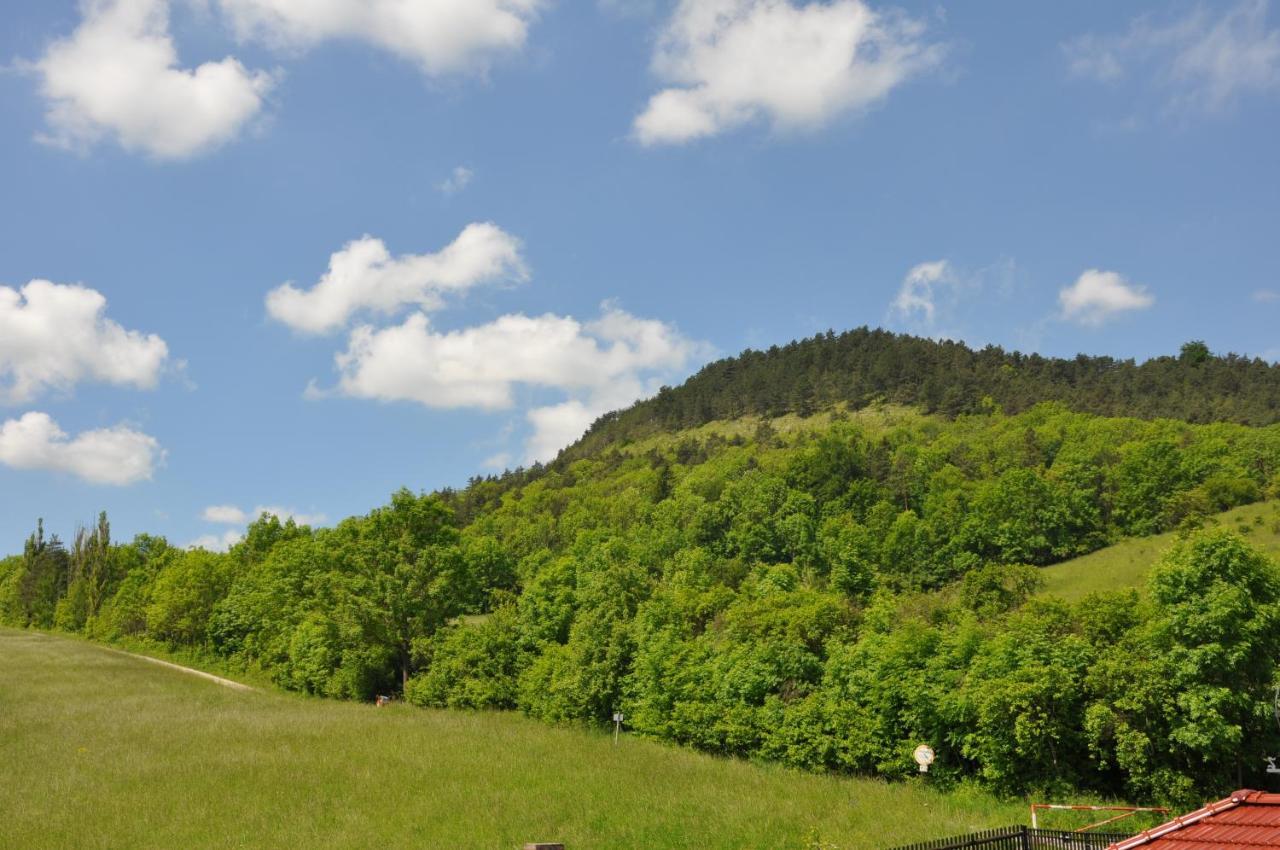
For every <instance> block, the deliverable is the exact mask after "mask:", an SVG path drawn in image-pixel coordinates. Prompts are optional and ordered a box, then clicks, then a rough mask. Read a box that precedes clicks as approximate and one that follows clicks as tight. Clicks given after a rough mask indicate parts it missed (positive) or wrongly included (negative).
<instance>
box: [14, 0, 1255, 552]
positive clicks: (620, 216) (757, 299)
mask: <svg viewBox="0 0 1280 850" xmlns="http://www.w3.org/2000/svg"><path fill="white" fill-rule="evenodd" d="M4 11H5V25H4V26H3V27H2V28H0V117H2V118H3V120H0V178H2V179H0V551H7V552H12V551H20V549H21V544H22V540H23V538H25V536H26V535H27V534H29V533H30V531H31V529H32V528H33V527H34V525H35V521H36V518H37V517H43V518H44V519H45V523H46V526H47V527H48V528H49V529H50V530H52V531H56V532H59V533H60V534H61V535H62V536H63V537H69V536H70V535H71V534H72V532H73V531H74V528H75V526H76V525H77V524H89V523H90V522H91V521H92V520H93V518H94V517H95V516H96V513H97V512H98V511H99V510H106V511H107V512H108V514H109V516H110V518H111V521H112V524H113V530H114V533H115V535H116V537H117V539H119V538H126V537H130V536H132V535H133V534H136V533H139V532H144V531H145V532H148V533H152V534H160V535H164V536H165V537H167V538H168V539H169V540H170V541H171V542H174V543H178V544H181V545H192V544H195V545H205V546H209V547H212V548H218V547H225V546H226V545H229V544H230V543H232V542H234V540H235V539H237V536H238V535H239V534H240V533H241V532H242V531H243V526H244V524H245V522H246V521H247V520H248V519H250V518H252V517H253V516H255V515H256V514H257V513H259V512H260V511H262V510H269V511H272V512H275V513H278V514H280V515H282V516H288V515H291V516H294V517H295V518H297V519H298V520H299V521H302V522H310V523H314V524H320V525H324V524H332V523H334V522H336V521H338V520H339V519H341V518H343V517H345V516H349V515H353V514H362V513H366V512H367V511H369V510H370V509H371V508H373V507H374V506H376V505H378V504H382V503H383V502H385V501H386V499H387V497H388V496H389V494H390V493H391V492H392V491H393V490H395V489H396V488H399V487H401V486H407V487H409V488H411V489H413V490H415V491H418V490H424V491H429V490H433V489H436V488H440V487H445V486H455V487H457V486H462V485H465V483H466V481H467V480H468V478H470V477H471V476H473V475H477V474H480V475H483V474H488V473H491V472H498V471H501V470H502V469H504V468H507V467H515V466H517V465H521V464H528V463H530V462H533V461H536V460H545V459H548V458H550V457H552V456H554V454H555V452H556V451H557V450H558V449H559V448H561V447H562V446H564V445H565V444H567V443H569V442H571V441H572V440H574V439H575V438H576V437H577V436H578V435H579V434H581V432H582V431H583V430H584V429H585V428H586V427H587V426H588V425H589V424H590V422H591V421H592V420H593V419H594V418H595V417H596V416H598V415H599V414H601V413H603V412H605V411H607V410H610V409H614V408H617V407H623V406H626V405H627V404H629V403H631V402H632V401H634V400H636V399H637V398H641V397H644V396H646V395H648V394H651V393H653V392H654V391H655V390H656V389H657V388H658V387H659V386H661V385H663V384H673V385H674V384H677V383H679V382H680V381H681V380H683V379H684V378H685V377H687V376H688V375H689V374H691V373H693V372H694V371H696V370H697V369H698V368H699V367H700V366H701V365H702V364H704V363H706V362H708V361H709V360H712V359H715V358H718V357H723V356H729V355H733V354H736V353H738V352H739V351H741V350H743V349H745V348H766V347H768V346H770V345H773V344H783V343H785V342H787V341H789V340H792V339H796V338H800V337H806V336H812V335H813V334H815V333H818V332H821V331H825V330H827V329H828V328H830V329H835V330H837V331H839V330H843V329H848V328H853V327H858V326H861V325H870V326H883V327H887V328H890V329H893V330H897V331H904V332H911V333H917V334H923V335H927V336H931V337H939V338H944V337H945V338H953V339H963V340H965V341H966V342H968V343H970V344H972V345H977V346H981V345H986V344H992V343H994V344H998V345H1002V346H1005V347H1006V348H1017V349H1021V350H1024V351H1031V350H1034V351H1038V352H1041V353H1044V354H1048V355H1058V356H1072V355H1074V354H1076V353H1078V352H1086V353H1090V354H1108V355H1113V356H1117V357H1125V358H1130V357H1132V358H1137V359H1139V360H1141V359H1145V358H1148V357H1152V356H1158V355H1161V354H1170V353H1176V352H1177V350H1178V348H1179V346H1180V345H1181V344H1182V343H1184V342H1186V341H1188V340H1191V339H1202V340H1204V341H1206V342H1207V343H1208V345H1209V346H1210V348H1211V349H1213V350H1214V351H1217V352H1228V351H1231V352H1237V353H1241V354H1248V355H1251V356H1260V357H1264V358H1267V359H1269V360H1276V359H1280V333H1277V327H1280V324H1278V322H1277V320H1280V239H1277V238H1276V235H1277V224H1278V223H1280V156H1277V153H1276V151H1277V142H1276V140H1277V138H1280V8H1273V7H1272V6H1271V5H1270V4H1269V3H1268V2H1267V1H1266V0H1239V2H1234V1H1233V0H1221V2H1212V3H1210V2H1202V3H1192V2H1179V1H1178V0H1175V2H1159V3H1145V4H1143V3H1137V2H1132V3H1123V4H1118V3H1111V2H1092V3H1085V2H1081V3H1072V4H1056V5H1055V4H1040V3H1037V4H1028V3H1025V2H1022V1H1021V0H1008V2H1000V0H987V1H986V2H980V3H978V2H966V3H958V2H956V3H938V2H910V0H904V2H901V3H899V4H897V5H891V4H889V3H882V2H879V0H819V1H818V2H803V0H648V1H647V2H646V0H576V2H568V0H84V2H80V3H77V2H74V0H65V1H64V0H6V2H5V4H4Z"/></svg>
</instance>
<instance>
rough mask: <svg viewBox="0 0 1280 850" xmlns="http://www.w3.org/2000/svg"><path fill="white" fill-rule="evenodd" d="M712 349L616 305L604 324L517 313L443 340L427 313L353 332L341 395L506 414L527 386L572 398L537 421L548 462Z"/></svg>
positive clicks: (533, 418)
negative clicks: (602, 418)
mask: <svg viewBox="0 0 1280 850" xmlns="http://www.w3.org/2000/svg"><path fill="white" fill-rule="evenodd" d="M706 351H707V348H706V346H704V345H702V344H700V343H696V342H693V341H691V340H689V339H688V338H686V337H685V336H683V335H682V334H681V333H680V332H679V331H678V330H676V329H675V328H674V327H673V326H671V325H668V324H666V323H664V322H660V321H656V320H652V319H641V318H638V317H636V316H633V315H631V314H629V313H627V312H625V311H623V310H620V309H618V308H616V307H613V306H611V305H608V304H606V305H605V306H604V309H603V312H602V314H601V316H600V318H598V319H596V320H595V321H591V322H586V323H582V322H579V321H578V320H576V319H574V318H572V317H567V316H555V315H552V314H546V315H542V316H532V317H531V316H524V315H507V316H501V317H499V318H498V319H496V320H494V321H493V322H490V323H488V324H484V325H479V326H475V327H470V328H465V329H462V330H457V331H447V332H437V331H435V330H434V329H433V328H432V327H431V325H430V320H429V319H428V318H427V317H426V316H425V315H424V314H422V313H415V314H413V315H411V316H409V317H408V318H407V319H406V320H405V321H404V322H403V323H402V324H400V325H395V326H392V327H388V328H384V329H375V328H373V327H370V326H363V327H359V328H356V329H355V330H354V331H352V333H351V337H350V340H349V344H348V347H347V350H346V351H344V352H341V353H339V354H338V355H337V356H336V358H335V360H336V364H337V368H338V372H339V376H340V377H339V381H338V386H337V392H339V393H341V394H343V395H347V396H352V397H355V398H367V399H377V400H380V401H414V402H417V403H419V404H423V405H426V406H428V407H434V408H479V409H481V410H500V409H505V408H509V407H511V406H513V405H514V404H515V397H514V390H515V388H516V387H517V386H521V385H523V386H527V387H531V388H539V389H551V390H556V391H560V392H563V393H566V394H569V395H571V396H572V397H571V398H570V399H568V400H567V401H565V402H563V403H559V404H554V405H550V406H546V407H539V408H536V409H535V410H533V411H531V412H530V413H529V414H528V418H529V421H530V422H531V423H532V425H533V426H534V430H535V435H534V437H533V438H531V441H530V443H529V445H528V446H527V448H528V450H529V451H528V455H529V459H530V460H545V459H547V458H548V457H550V456H551V455H552V454H554V452H555V450H556V449H559V448H560V447H562V446H563V445H565V444H566V443H567V442H569V441H571V440H572V439H573V438H575V437H577V436H578V435H580V434H581V433H582V431H583V430H584V429H585V427H586V425H588V424H590V422H591V420H592V419H594V418H595V417H596V416H598V415H600V414H601V413H603V412H605V411H606V410H609V409H612V408H615V407H619V406H621V405H624V404H627V403H630V402H632V401H635V400H636V399H637V398H640V397H641V396H643V395H645V394H647V393H649V392H652V391H653V390H654V389H656V387H654V386H653V380H655V379H657V378H660V377H662V376H665V375H670V374H672V373H675V372H678V371H679V370H681V369H683V368H685V367H686V366H687V365H688V364H689V362H690V360H692V359H693V358H695V357H698V356H700V355H702V354H705V353H706Z"/></svg>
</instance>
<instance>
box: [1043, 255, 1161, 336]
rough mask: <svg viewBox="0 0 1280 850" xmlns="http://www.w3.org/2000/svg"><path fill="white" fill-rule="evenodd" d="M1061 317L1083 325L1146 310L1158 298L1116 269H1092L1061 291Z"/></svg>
mask: <svg viewBox="0 0 1280 850" xmlns="http://www.w3.org/2000/svg"><path fill="white" fill-rule="evenodd" d="M1058 302H1059V304H1061V306H1062V318H1064V319H1066V320H1068V321H1073V322H1078V323H1079V324H1082V325H1101V324H1103V323H1104V322H1106V321H1107V320H1109V319H1111V318H1114V317H1115V316H1117V315H1119V314H1120V313H1124V312H1129V311H1132V310H1145V309H1147V308H1148V307H1150V306H1151V305H1152V304H1154V303H1155V302H1156V299H1155V296H1153V295H1151V294H1150V293H1149V292H1147V290H1146V288H1145V287H1142V286H1137V285H1134V284H1131V283H1129V282H1128V281H1126V280H1125V279H1124V277H1122V276H1121V275H1119V274H1117V273H1116V272H1108V271H1100V270H1098V269H1089V270H1087V271H1085V272H1084V273H1083V274H1081V275H1080V277H1079V278H1077V279H1076V282H1075V283H1073V284H1071V285H1070V286H1068V287H1065V288H1064V289H1062V291H1060V292H1059V293H1058Z"/></svg>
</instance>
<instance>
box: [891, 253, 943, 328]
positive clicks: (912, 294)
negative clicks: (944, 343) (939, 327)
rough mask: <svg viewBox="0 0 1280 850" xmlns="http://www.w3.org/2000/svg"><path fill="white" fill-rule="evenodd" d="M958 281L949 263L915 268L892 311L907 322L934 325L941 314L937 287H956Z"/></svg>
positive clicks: (907, 278)
mask: <svg viewBox="0 0 1280 850" xmlns="http://www.w3.org/2000/svg"><path fill="white" fill-rule="evenodd" d="M955 281H956V276H955V274H954V273H953V272H952V270H951V266H950V264H948V263H947V261H946V260H934V261H932V262H928V263H920V264H918V265H916V266H913V267H912V269H911V271H909V272H907V276H906V277H904V278H903V279H902V287H901V288H900V289H899V290H898V296H897V297H896V298H894V299H893V303H892V304H891V305H890V309H891V310H892V311H893V312H894V313H895V314H897V315H898V316H900V317H902V318H903V319H907V320H918V321H920V322H921V323H923V324H925V325H930V326H931V325H933V323H934V318H935V317H936V315H937V304H936V303H935V302H936V297H937V296H936V290H937V288H938V287H940V286H945V285H949V284H954V283H955Z"/></svg>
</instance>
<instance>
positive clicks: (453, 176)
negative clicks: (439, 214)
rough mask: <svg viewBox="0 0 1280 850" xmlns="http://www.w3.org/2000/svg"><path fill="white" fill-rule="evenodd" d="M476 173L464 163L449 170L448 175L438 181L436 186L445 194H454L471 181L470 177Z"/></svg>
mask: <svg viewBox="0 0 1280 850" xmlns="http://www.w3.org/2000/svg"><path fill="white" fill-rule="evenodd" d="M475 176H476V173H475V172H474V171H472V170H471V169H470V168H467V167H466V166H465V165H459V166H458V167H456V168H455V169H453V171H451V172H449V176H448V177H446V178H445V179H444V180H442V181H441V182H440V185H438V186H437V187H436V188H437V189H439V190H440V191H441V193H443V194H445V195H456V194H458V193H459V192H461V191H462V190H463V189H465V188H467V186H468V185H469V184H470V183H471V178H472V177H475Z"/></svg>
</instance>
